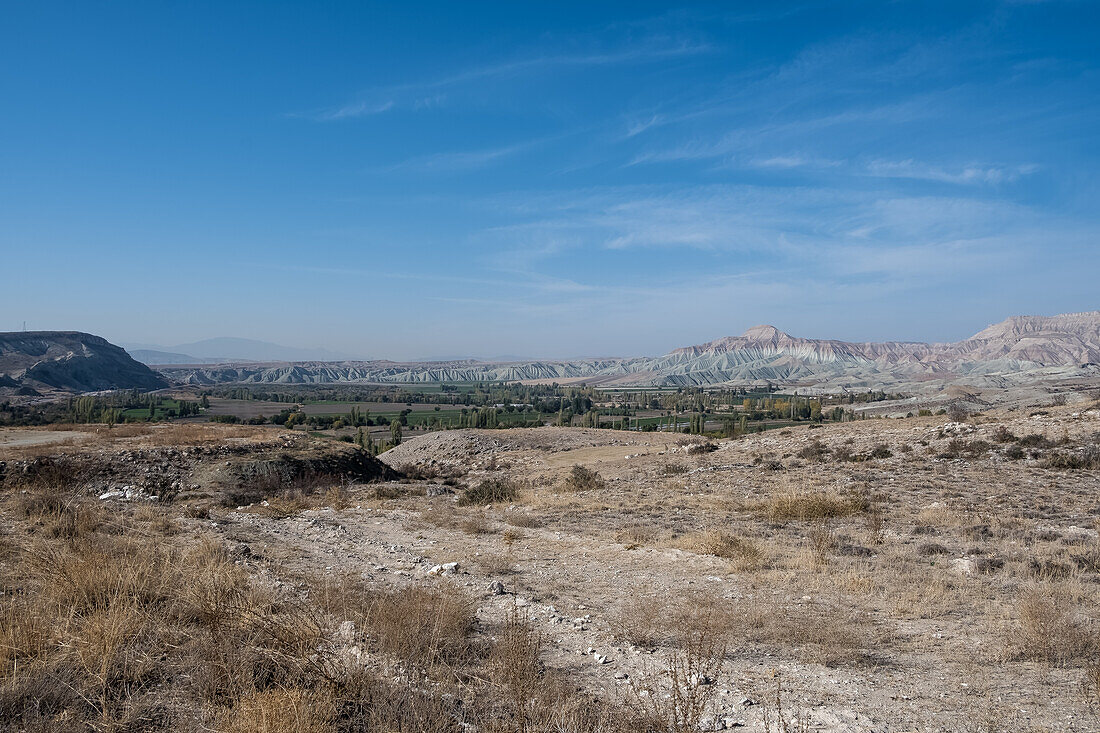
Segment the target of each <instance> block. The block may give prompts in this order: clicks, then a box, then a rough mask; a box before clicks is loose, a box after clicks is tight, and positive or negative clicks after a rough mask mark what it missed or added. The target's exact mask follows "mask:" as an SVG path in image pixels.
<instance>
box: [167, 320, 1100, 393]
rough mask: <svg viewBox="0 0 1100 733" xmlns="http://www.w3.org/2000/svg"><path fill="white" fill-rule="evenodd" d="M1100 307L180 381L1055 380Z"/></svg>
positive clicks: (1077, 359) (263, 370) (228, 371)
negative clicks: (854, 333)
mask: <svg viewBox="0 0 1100 733" xmlns="http://www.w3.org/2000/svg"><path fill="white" fill-rule="evenodd" d="M1098 365H1100V311H1094V312H1090V313H1070V314H1065V315H1060V316H1051V317H1044V316H1021V317H1015V318H1009V319H1008V320H1006V321H1004V322H1002V323H999V324H996V325H993V326H989V327H988V328H986V329H984V330H982V331H980V332H978V333H977V334H975V335H974V336H972V337H971V338H969V339H966V340H965V341H960V342H957V343H945V344H924V343H913V342H896V341H890V342H881V343H878V342H871V343H852V342H847V341H836V340H830V339H807V338H798V337H795V336H791V335H789V334H786V333H783V332H782V331H780V330H778V329H776V328H774V327H773V326H756V327H754V328H750V329H749V330H748V331H746V332H745V333H744V334H742V335H741V336H733V337H726V338H722V339H718V340H716V341H711V342H709V343H705V344H700V345H697V346H688V347H685V348H681V349H676V350H675V351H672V352H671V353H669V354H666V355H664V356H659V357H642V358H633V359H586V360H576V361H532V362H513V363H487V362H471V361H455V362H433V363H395V362H388V361H370V362H301V363H293V364H277V365H271V364H252V365H249V364H235V365H221V366H217V367H200V366H190V367H173V368H166V369H163V370H162V371H163V372H164V373H165V374H166V375H168V376H169V377H171V378H172V379H174V380H176V381H180V382H184V383H187V384H195V385H203V384H217V383H225V382H243V383H282V384H310V383H332V382H438V381H449V382H456V381H508V380H559V381H566V380H577V379H584V380H586V381H588V382H590V383H598V384H620V385H626V384H655V385H669V386H691V385H711V384H722V383H726V382H736V383H745V382H778V383H782V384H788V385H792V384H793V385H803V386H810V387H814V386H817V387H820V388H822V389H829V390H838V389H849V388H850V389H863V388H870V387H874V388H885V387H901V386H904V387H907V388H908V387H912V386H913V385H917V384H927V383H931V382H939V383H943V382H944V381H950V380H959V379H962V380H969V381H970V383H974V384H978V385H984V386H995V385H999V384H1002V383H1004V381H1005V380H1008V381H1016V382H1027V381H1029V380H1035V379H1045V378H1051V377H1055V376H1057V377H1075V376H1081V375H1085V376H1088V375H1093V374H1095V375H1100V366H1098Z"/></svg>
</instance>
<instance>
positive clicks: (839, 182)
mask: <svg viewBox="0 0 1100 733" xmlns="http://www.w3.org/2000/svg"><path fill="white" fill-rule="evenodd" d="M0 8H2V12H0V15H2V22H0V270H2V272H0V315H2V320H0V330H3V329H17V328H19V327H20V326H21V324H22V322H23V320H26V321H27V323H28V327H30V328H40V329H79V330H86V331H91V332H94V333H98V334H101V335H103V336H106V337H107V338H110V339H112V340H115V341H128V342H152V343H161V344H173V343H182V342H187V341H194V340H198V339H202V338H207V337H213V336H223V335H232V336H240V337H249V338H257V339H264V340H270V341H276V342H280V343H286V344H292V345H296V346H307V347H325V348H328V349H331V350H334V351H341V352H348V353H353V354H356V355H361V356H364V357H388V358H410V357H418V356H432V355H443V354H477V355H484V356H492V355H496V354H524V355H532V356H576V355H605V354H614V355H639V354H659V353H664V352H666V351H668V350H670V349H672V348H674V347H677V346H682V345H687V344H691V343H698V342H701V341H706V340H710V339H713V338H717V337H721V336H725V335H732V334H738V333H740V332H742V331H744V330H745V329H746V328H748V327H749V326H752V325H754V324H757V323H772V324H774V325H776V326H778V327H779V328H782V329H783V330H786V331H788V332H791V333H794V334H796V335H804V336H816V337H834V338H846V339H852V340H863V339H867V340H871V339H886V338H895V339H906V340H954V339H958V338H963V337H966V336H968V335H970V334H971V333H973V332H975V331H977V330H979V329H980V328H982V327H984V326H985V325H986V324H988V323H990V322H993V321H998V320H1001V319H1002V318H1004V317H1006V316H1009V315H1014V314H1021V313H1058V312H1067V311H1077V310H1092V309H1097V308H1100V297H1098V296H1100V285H1098V283H1097V273H1098V272H1100V206H1098V205H1097V201H1098V194H1100V185H1098V180H1097V171H1098V169H1100V144H1098V143H1100V50H1098V47H1097V43H1096V39H1097V37H1100V4H1098V3H1093V2H1088V1H1082V2H968V3H958V2H952V3H935V2H911V3H909V2H880V1H877V0H876V1H874V2H792V3H781V2H762V3H714V4H700V5H668V4H657V3H646V2H631V3H623V4H621V5H620V4H613V3H577V4H569V3H559V2H556V3H546V4H535V3H514V2H511V3H499V4H488V3H476V4H475V3H432V4H415V3H389V4H381V3H359V2H354V3H335V2H329V3H297V4H291V3H274V2H261V3H252V4H250V3H224V2H218V3H199V2H193V3H148V2H146V3H132V4H129V3H121V2H116V3H71V4H56V3H50V2H34V3H23V2H3V3H2V4H0Z"/></svg>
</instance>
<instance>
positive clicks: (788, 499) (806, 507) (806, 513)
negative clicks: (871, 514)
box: [751, 491, 871, 522]
mask: <svg viewBox="0 0 1100 733" xmlns="http://www.w3.org/2000/svg"><path fill="white" fill-rule="evenodd" d="M870 506H871V504H870V500H869V499H868V498H867V497H866V496H864V495H863V494H858V493H855V492H851V493H847V494H844V495H840V494H833V493H829V492H826V491H811V492H800V491H788V492H784V493H781V494H777V495H775V496H771V497H769V498H767V499H764V500H762V501H759V502H757V503H756V504H754V505H753V506H751V509H752V510H753V511H755V512H756V513H757V514H759V515H761V516H764V517H767V518H768V519H771V520H773V521H785V520H795V521H799V522H810V521H821V520H825V519H835V518H837V517H847V516H850V515H852V514H859V513H861V512H865V511H868V509H870Z"/></svg>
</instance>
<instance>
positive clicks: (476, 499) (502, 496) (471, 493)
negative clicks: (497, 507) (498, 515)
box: [458, 478, 519, 506]
mask: <svg viewBox="0 0 1100 733" xmlns="http://www.w3.org/2000/svg"><path fill="white" fill-rule="evenodd" d="M517 496H519V487H518V486H517V485H516V484H515V482H513V481H510V480H509V479H506V478H487V479H485V480H484V481H482V482H481V483H479V484H477V485H476V486H471V487H470V488H468V489H466V490H465V491H463V492H462V495H461V496H459V497H458V503H459V505H461V506H468V505H471V504H472V505H475V506H482V505H485V504H499V503H501V502H505V501H514V500H515V498H516V497H517Z"/></svg>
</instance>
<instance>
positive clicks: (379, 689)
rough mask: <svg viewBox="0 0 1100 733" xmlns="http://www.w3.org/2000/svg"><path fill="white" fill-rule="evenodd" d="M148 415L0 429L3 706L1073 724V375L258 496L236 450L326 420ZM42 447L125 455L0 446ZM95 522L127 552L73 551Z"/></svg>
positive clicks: (1079, 414)
mask: <svg viewBox="0 0 1100 733" xmlns="http://www.w3.org/2000/svg"><path fill="white" fill-rule="evenodd" d="M171 430H173V429H171V428H170V429H167V430H165V431H161V432H157V431H156V430H150V429H148V428H146V429H145V432H144V433H143V432H141V431H137V433H136V434H133V435H127V434H126V433H124V432H121V429H120V432H118V433H116V434H114V435H110V434H109V435H103V434H97V435H95V436H94V437H93V438H92V439H87V438H81V439H79V440H66V441H63V442H62V443H61V444H59V445H57V444H55V445H51V444H50V443H49V442H47V441H44V439H42V438H40V437H39V438H35V439H29V438H28V439H24V440H19V439H17V438H15V437H12V436H7V435H6V436H4V437H5V441H6V442H3V443H0V460H4V459H7V470H6V473H5V474H4V484H3V486H4V499H3V501H4V542H5V548H6V552H5V556H4V561H3V582H4V587H5V593H4V595H3V596H2V598H3V601H2V603H3V604H4V610H3V616H2V617H0V618H2V624H3V629H2V631H3V635H4V638H5V639H6V643H5V644H4V647H3V648H4V650H5V651H4V652H3V655H4V657H3V665H4V666H3V672H2V673H3V681H2V682H3V698H2V699H0V715H2V716H3V723H4V725H5V726H6V727H7V728H9V729H13V730H14V729H21V728H25V729H34V728H37V729H40V730H52V729H56V728H58V727H65V726H64V725H58V722H59V721H60V722H61V723H65V724H66V725H71V726H76V725H77V724H78V723H81V722H84V721H92V722H93V723H94V724H95V725H96V726H97V727H100V728H103V729H110V728H113V729H142V728H146V729H148V728H158V727H172V728H174V729H179V728H188V727H191V726H188V725H184V722H190V723H193V725H194V728H195V729H200V728H207V729H209V728H211V727H212V728H215V729H221V730H241V731H244V730H255V731H260V730H265V731H266V730H271V731H274V730H299V729H309V730H370V729H379V730H434V729H454V730H458V729H459V728H460V727H462V725H463V724H464V725H466V726H467V728H466V729H471V727H472V729H477V730H547V731H549V730H578V731H579V730H646V729H649V730H669V731H672V730H684V731H686V730H701V729H706V730H715V729H726V728H742V727H743V728H745V729H748V730H771V731H779V730H828V731H911V730H944V731H954V730H975V731H977V730H982V731H993V730H1005V731H1009V730H1011V731H1019V730H1034V731H1054V730H1058V731H1063V730H1077V731H1087V730H1096V729H1098V728H1100V717H1098V716H1100V706H1098V705H1100V701H1098V698H1097V694H1098V690H1097V685H1098V684H1100V665H1098V662H1097V659H1098V657H1100V538H1098V529H1100V457H1098V452H1100V442H1098V441H1100V438H1098V435H1100V409H1097V408H1096V407H1095V406H1094V407H1091V408H1088V407H1084V406H1080V405H1079V406H1075V407H1051V408H1044V409H1042V410H1032V411H1027V410H1016V411H997V412H990V413H987V414H985V415H982V416H979V417H975V418H972V419H971V420H970V421H969V422H967V423H946V422H945V418H943V417H937V418H914V419H904V420H866V421H861V422H856V423H848V424H842V425H834V426H827V427H824V428H817V429H812V428H808V427H799V428H792V429H789V430H780V431H773V432H770V433H767V434H760V435H753V436H749V437H745V438H743V439H740V440H729V441H705V440H702V439H699V438H695V437H693V436H685V435H675V434H663V433H633V432H616V431H610V430H581V429H569V428H537V429H529V430H518V429H513V430H495V431H473V430H461V431H458V430H456V431H445V432H439V433H432V434H428V435H424V436H420V437H417V438H415V439H413V440H410V441H407V442H406V443H404V444H402V445H400V446H398V447H397V448H395V449H393V450H392V451H390V452H388V453H386V454H383V456H382V459H383V461H385V462H386V463H388V464H389V465H390V466H392V467H393V468H394V469H396V470H397V471H398V472H400V473H401V474H403V476H404V478H402V479H400V480H386V479H385V477H384V476H381V475H380V476H379V478H380V479H381V480H374V481H370V482H364V481H363V480H361V477H360V478H358V479H357V478H355V477H351V478H349V477H348V476H347V475H344V476H342V477H337V476H335V475H333V476H331V477H329V478H327V479H326V478H325V477H323V476H318V475H311V476H310V480H309V481H308V482H303V481H301V480H297V482H296V480H295V479H294V478H293V477H291V478H289V479H287V482H286V483H285V485H284V484H279V483H270V482H268V483H265V484H264V486H266V487H267V489H268V490H267V491H266V493H265V495H263V496H261V495H248V494H247V493H246V494H241V493H239V491H240V487H236V488H234V487H233V486H232V485H231V483H232V481H231V480H230V478H229V476H230V474H232V475H237V474H233V473H232V472H234V471H237V469H238V464H240V463H241V462H247V463H248V466H250V468H249V470H250V471H252V473H245V474H240V475H243V476H256V475H260V474H257V473H256V472H255V466H256V465H259V462H260V459H259V458H257V456H256V455H252V454H251V453H250V451H252V452H255V453H257V454H259V453H263V455H265V456H270V455H274V454H279V453H293V454H295V455H306V454H308V455H313V456H316V455H318V454H319V453H322V452H324V451H325V450H327V449H326V448H325V447H324V446H322V445H318V444H319V443H323V442H324V441H311V442H310V441H307V439H305V438H304V437H301V436H290V435H285V434H283V433H285V431H283V433H280V431H279V430H278V429H271V430H267V429H262V430H261V429H256V430H250V431H246V430H244V429H232V428H229V427H226V426H203V427H202V428H201V429H199V428H192V429H191V430H192V432H191V433H188V434H182V433H181V434H179V435H175V436H174V435H173V434H172V433H171ZM27 433H28V435H31V434H34V435H38V434H40V433H41V431H27ZM56 434H57V435H61V434H60V433H56ZM34 443H38V444H37V445H35V444H34ZM329 445H334V444H329ZM165 446H170V448H169V450H175V451H176V453H174V454H172V453H169V454H168V455H167V456H166V455H165V454H163V453H162V452H161V453H158V452H157V451H163V450H165ZM189 446H191V447H190V448H189ZM200 448H201V450H196V449H200ZM223 448H225V450H223ZM66 452H68V453H70V454H71V455H73V456H82V457H83V458H82V459H83V460H101V461H112V462H119V461H121V462H123V463H126V462H127V460H129V462H130V463H131V464H133V465H132V466H131V468H132V469H133V470H132V472H131V473H132V474H134V475H137V476H138V477H139V478H138V479H129V478H124V477H123V476H124V474H125V471H123V472H121V473H120V472H114V473H109V475H107V477H106V478H102V477H101V478H97V479H96V480H97V481H99V482H100V483H93V482H91V481H90V480H85V481H83V482H82V481H81V479H80V478H79V477H72V476H62V475H61V474H56V475H55V476H54V478H52V479H47V478H45V477H46V475H47V474H45V473H43V472H42V471H40V470H39V469H38V468H33V469H30V470H29V472H28V471H25V470H24V467H25V466H26V465H28V464H30V465H32V466H40V465H42V464H43V463H47V464H48V463H49V462H50V456H52V455H59V454H60V455H63V454H65V453H66ZM180 452H182V453H183V454H184V455H183V456H180ZM120 456H122V457H120ZM125 456H129V459H127V458H125ZM151 456H152V457H151ZM54 460H55V461H56V458H55V459H54ZM330 464H331V465H339V466H344V464H343V463H339V462H337V463H332V462H331V461H330V462H329V463H326V464H325V465H330ZM241 465H243V464H241ZM311 465H313V464H311ZM316 465H320V464H316ZM143 466H144V468H150V467H151V471H150V472H145V473H142V472H143V471H144V468H143ZM578 467H579V468H578ZM170 470H172V471H176V473H175V474H173V477H172V482H171V485H172V486H173V487H175V488H174V489H172V490H170V491H169V490H166V489H161V496H160V497H159V498H158V499H157V500H150V499H149V496H150V495H151V494H150V492H151V491H153V489H152V488H149V489H143V488H141V486H142V484H141V481H147V483H148V484H149V486H150V487H153V486H155V485H156V482H155V481H152V479H143V478H141V477H142V476H149V475H155V474H157V473H158V472H164V471H170ZM339 470H341V471H342V470H344V469H343V468H341V469H339ZM36 471H37V472H38V473H36ZM227 472H228V473H227ZM261 473H262V472H261ZM39 474H42V476H41V477H39V478H36V479H34V480H31V479H30V478H26V477H27V476H31V477H34V476H38V475H39ZM123 480H125V481H129V482H130V483H129V484H127V486H128V488H129V491H121V492H120V493H117V494H116V495H113V496H110V495H109V494H110V490H111V488H112V487H111V486H110V485H108V484H104V483H102V482H103V481H106V482H108V483H110V482H112V481H114V482H120V481H123ZM253 480H254V479H253ZM51 482H52V484H51ZM58 484H64V485H63V486H62V485H58ZM162 486H163V484H162ZM234 491H237V492H238V493H233V492H234ZM59 492H61V493H59ZM59 496H60V497H62V498H61V499H59V498H58V497H59ZM100 496H104V497H107V498H103V499H99V498H96V497H100ZM242 496H247V497H248V498H243V499H242V498H240V497H242ZM235 501H241V502H242V503H239V504H237V503H234V502H235ZM142 547H146V548H155V550H156V551H155V552H151V554H150V556H149V557H148V558H142V561H143V562H163V563H165V567H168V566H171V567H172V568H173V570H172V573H174V575H172V578H174V580H175V582H177V583H180V584H182V585H180V586H179V587H176V588H163V587H159V586H157V587H153V586H156V583H155V582H154V580H153V579H151V578H150V577H147V574H142V572H141V570H140V568H139V567H137V566H138V565H140V563H138V562H137V560H136V558H138V557H140V552H141V550H140V548H142ZM96 553H99V555H98V556H99V557H104V558H113V559H111V560H110V562H111V564H112V567H114V568H115V569H116V570H118V572H119V573H120V574H121V576H122V578H123V581H124V582H123V581H120V580H119V577H116V576H110V574H108V575H109V577H105V578H101V579H100V580H101V581H102V583H103V584H105V585H104V586H100V585H96V581H95V580H94V579H89V578H78V577H74V572H75V571H74V568H78V567H82V566H81V565H80V563H81V562H85V561H86V560H87V558H89V557H96V556H97V555H96ZM157 553H161V554H162V555H163V557H161V555H158V554H157ZM158 557H161V559H160V560H158V559H157V558H158ZM150 558H151V559H150ZM159 575H161V576H163V575H164V573H159ZM120 582H122V585H121V586H120V585H119V583H120ZM127 583H128V584H129V585H127ZM230 586H232V588H231V587H230ZM119 587H125V588H127V590H125V591H124V592H121V593H120V594H119V593H116V594H115V595H112V592H113V591H111V590H110V588H116V589H117V588H119ZM242 588H243V589H246V590H241V589H242ZM32 591H33V592H32ZM147 597H148V598H151V599H152V600H150V601H148V603H147V602H146V601H145V600H141V599H145V598H147ZM135 599H137V600H135ZM112 604H113V606H112ZM120 606H121V607H126V608H131V607H132V608H133V609H134V614H135V615H134V617H133V618H130V619H129V621H127V622H126V623H123V622H121V621H119V619H113V617H112V613H113V612H112V610H111V609H112V607H114V608H118V607H120ZM32 616H33V617H37V618H39V619H40V621H41V622H42V624H44V626H43V627H39V626H35V625H34V624H30V622H28V621H26V619H27V618H30V617H32ZM153 617H155V619H156V621H155V623H154V621H153V620H150V619H151V618H153ZM128 618H129V617H128ZM135 619H136V620H135ZM257 619H262V620H257ZM112 620H114V621H118V622H119V624H118V625H115V626H112V625H111V624H110V623H108V622H109V621H112ZM127 624H131V625H127ZM31 626H33V628H30V627H31ZM104 629H108V631H105V630H104ZM93 648H94V649H98V650H100V651H102V650H105V649H106V650H108V651H109V653H101V654H99V655H98V656H96V655H94V654H90V653H89V654H82V653H81V650H84V649H93ZM168 649H172V650H173V651H171V652H168V651H166V650H168ZM66 650H67V651H66ZM212 650H213V652H212ZM212 653H214V654H215V656H214V657H211V654H212ZM158 654H160V655H161V656H160V657H158V656H157V655H158ZM169 657H171V661H166V660H168V658H169ZM93 659H100V660H101V662H100V663H99V664H98V665H97V664H94V663H92V662H91V660H93ZM211 659H215V660H216V659H221V660H222V661H220V662H218V663H216V664H215V663H214V662H213V661H210V660H211ZM158 660H159V661H158ZM265 670H266V671H265ZM273 674H274V675H276V677H277V678H278V679H277V681H275V682H273V681H272V680H271V679H270V677H271V675H273ZM265 675H266V676H265ZM59 680H60V681H59ZM59 685H63V689H62V691H61V692H59V691H58V690H56V689H54V688H56V687H58V686H59ZM64 686H67V687H64ZM70 688H71V689H74V690H78V691H79V694H78V695H72V694H68V693H65V692H64V690H65V689H70ZM47 692H49V694H46V693H47ZM35 700H37V701H38V702H37V703H35V702H34V701H35ZM43 700H45V701H46V703H45V704H43V703H42V701H43ZM402 701H403V702H402Z"/></svg>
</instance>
